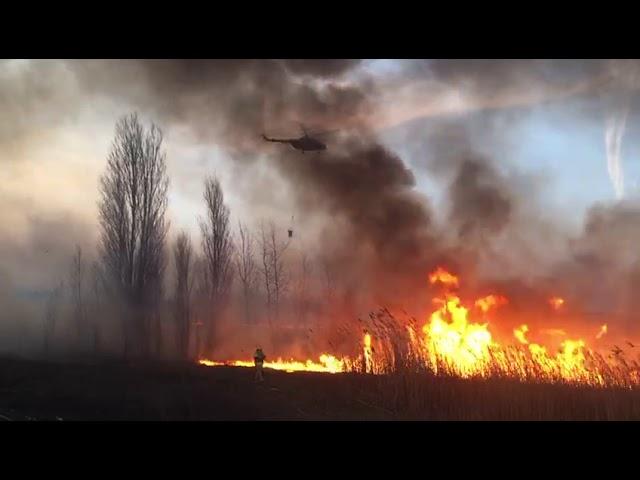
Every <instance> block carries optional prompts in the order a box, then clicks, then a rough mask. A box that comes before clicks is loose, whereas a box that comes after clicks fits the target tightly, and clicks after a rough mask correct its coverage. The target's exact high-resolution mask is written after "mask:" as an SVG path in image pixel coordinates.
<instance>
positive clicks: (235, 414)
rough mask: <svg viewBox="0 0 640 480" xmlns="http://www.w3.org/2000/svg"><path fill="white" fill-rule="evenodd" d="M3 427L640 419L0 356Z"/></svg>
mask: <svg viewBox="0 0 640 480" xmlns="http://www.w3.org/2000/svg"><path fill="white" fill-rule="evenodd" d="M6 420H14V421H16V420H18V421H19V420H51V421H56V420H63V421H73V420H88V421H113V420H134V421H141V420H142V421H145V420H151V421H174V420H178V421H191V420H240V421H242V420H249V421H250V420H356V421H357V420H640V390H623V389H594V388H589V387H572V386H569V385H549V384H532V383H527V384H523V383H519V382H516V381H509V380H500V379H490V380H463V379H458V378H443V377H433V376H429V375H427V374H424V373H422V374H417V373H415V374H406V375H405V374H398V375H391V376H370V375H357V374H337V375H330V374H321V373H303V372H299V373H291V374H289V373H285V372H276V371H272V370H266V371H265V382H264V383H263V384H256V383H255V382H254V380H253V369H251V368H232V367H205V366H200V365H196V364H190V363H150V362H123V361H117V360H113V359H111V360H109V359H103V360H100V361H98V360H95V359H94V360H91V361H87V360H84V361H81V360H78V359H74V361H70V360H67V361H55V362H54V361H33V360H25V359H16V358H0V421H6Z"/></svg>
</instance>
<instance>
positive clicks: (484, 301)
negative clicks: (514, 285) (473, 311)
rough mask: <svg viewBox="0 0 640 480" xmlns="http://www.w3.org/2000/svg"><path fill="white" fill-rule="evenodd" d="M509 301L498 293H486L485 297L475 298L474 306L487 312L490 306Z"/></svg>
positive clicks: (504, 303)
mask: <svg viewBox="0 0 640 480" xmlns="http://www.w3.org/2000/svg"><path fill="white" fill-rule="evenodd" d="M507 303H509V302H508V301H507V299H506V298H504V297H501V296H499V295H487V296H486V297H483V298H479V299H478V300H476V303H475V306H476V307H478V308H479V309H480V310H482V312H483V313H487V312H488V311H489V310H490V309H491V308H493V307H497V306H500V305H506V304H507Z"/></svg>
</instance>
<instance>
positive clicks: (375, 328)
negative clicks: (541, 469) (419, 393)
mask: <svg viewBox="0 0 640 480" xmlns="http://www.w3.org/2000/svg"><path fill="white" fill-rule="evenodd" d="M429 281H430V283H431V284H432V285H433V286H434V287H437V288H440V293H439V294H438V295H437V296H435V297H434V298H433V304H434V307H435V310H434V311H433V312H432V313H431V314H430V315H429V317H428V319H427V321H425V322H423V323H421V322H419V321H417V320H416V319H415V318H412V317H411V318H399V317H397V316H395V315H393V314H392V313H391V312H389V311H388V310H387V309H383V310H381V311H380V312H378V313H377V314H372V315H370V317H369V319H368V321H367V322H366V324H365V330H364V332H363V333H362V334H361V335H363V336H362V341H361V342H360V346H359V348H358V351H359V353H358V354H356V355H354V356H353V357H348V356H345V357H341V358H338V357H336V356H334V355H332V354H330V353H328V352H324V353H322V354H321V355H320V357H319V361H312V360H306V361H297V360H286V361H283V360H281V359H278V360H276V361H275V362H268V363H267V364H266V365H265V367H267V368H272V369H276V370H285V371H287V372H293V371H312V372H326V373H340V372H360V373H369V374H398V373H403V374H404V373H405V372H409V373H412V374H422V375H432V376H440V377H446V378H461V379H485V380H486V379H497V380H509V381H518V382H524V383H533V384H567V385H581V386H588V387H600V388H605V387H616V388H626V389H629V388H635V387H638V386H640V365H639V364H638V362H637V361H635V360H627V359H626V358H625V355H624V352H623V351H622V350H621V349H616V350H614V352H613V353H614V354H613V355H609V356H605V355H603V354H602V353H601V352H597V351H595V350H594V349H592V348H591V347H590V346H589V345H588V342H587V341H586V340H585V339H583V338H579V337H574V338H564V339H563V340H562V341H561V343H560V347H559V349H558V350H557V351H555V352H553V351H552V349H551V347H550V346H548V345H543V344H541V343H536V342H533V341H531V340H530V339H529V336H530V334H531V331H530V329H529V327H528V325H526V324H522V325H520V326H519V327H517V328H515V329H514V330H513V338H512V339H511V341H510V342H506V341H499V340H498V339H497V338H496V337H495V336H494V335H493V334H492V330H491V325H490V323H491V321H490V318H492V317H491V316H490V313H491V312H493V311H494V310H496V309H499V308H500V307H501V306H503V305H506V304H508V299H507V298H505V297H503V296H500V295H487V296H484V297H482V298H479V299H476V300H475V301H474V302H471V303H470V305H471V306H470V307H469V306H467V305H465V304H464V303H463V302H462V300H461V298H460V296H459V295H458V293H457V289H458V287H459V284H460V281H459V279H458V277H457V276H455V275H453V274H451V273H449V272H448V271H446V270H445V269H443V268H438V269H437V270H436V271H435V272H433V273H432V274H431V275H429ZM549 303H550V305H551V306H552V308H553V310H558V309H561V308H566V304H565V301H564V299H562V298H560V297H553V298H552V299H550V301H549ZM546 330H549V329H546ZM553 330H554V331H556V330H557V331H560V329H557V328H556V329H553ZM564 333H565V332H564V331H563V334H564ZM607 333H608V328H607V325H603V326H602V327H601V328H600V330H599V331H598V332H597V334H596V335H594V338H595V339H600V338H602V337H603V336H604V335H606V334H607ZM356 335H357V334H356ZM200 363H202V364H204V365H221V364H227V365H236V366H251V365H252V362H251V361H250V360H233V361H227V362H216V361H210V360H206V359H203V360H201V361H200Z"/></svg>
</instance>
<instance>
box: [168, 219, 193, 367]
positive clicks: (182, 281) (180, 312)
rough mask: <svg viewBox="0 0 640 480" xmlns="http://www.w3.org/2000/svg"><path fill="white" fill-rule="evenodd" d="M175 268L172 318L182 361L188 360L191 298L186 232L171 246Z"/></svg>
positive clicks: (190, 261) (189, 248)
mask: <svg viewBox="0 0 640 480" xmlns="http://www.w3.org/2000/svg"><path fill="white" fill-rule="evenodd" d="M173 258H174V261H175V266H176V278H175V293H174V318H175V321H176V326H177V329H178V335H177V341H178V351H179V352H180V355H181V357H182V358H183V359H185V360H187V359H188V358H189V336H190V331H191V317H192V313H191V310H192V308H191V296H192V290H193V247H192V245H191V239H190V238H189V235H188V234H187V233H186V232H180V234H179V235H178V238H177V239H176V243H175V244H174V246H173Z"/></svg>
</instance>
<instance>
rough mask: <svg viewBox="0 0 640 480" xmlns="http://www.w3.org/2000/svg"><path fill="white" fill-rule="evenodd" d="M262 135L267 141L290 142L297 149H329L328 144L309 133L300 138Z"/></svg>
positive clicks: (305, 150)
mask: <svg viewBox="0 0 640 480" xmlns="http://www.w3.org/2000/svg"><path fill="white" fill-rule="evenodd" d="M262 137H263V138H264V139H265V140H266V141H267V142H277V143H288V144H289V145H291V146H292V147H293V148H295V149H296V150H301V151H302V153H304V152H321V151H323V150H326V149H327V146H326V145H325V144H324V143H322V142H321V141H319V140H316V139H315V138H311V137H309V136H307V135H305V136H303V137H300V138H269V137H267V136H266V135H262Z"/></svg>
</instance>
